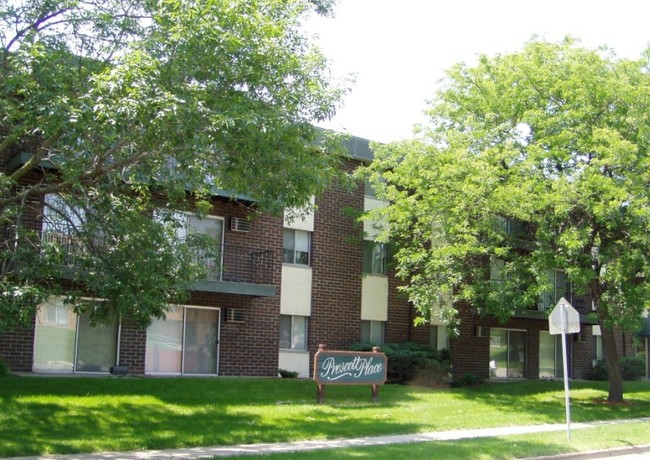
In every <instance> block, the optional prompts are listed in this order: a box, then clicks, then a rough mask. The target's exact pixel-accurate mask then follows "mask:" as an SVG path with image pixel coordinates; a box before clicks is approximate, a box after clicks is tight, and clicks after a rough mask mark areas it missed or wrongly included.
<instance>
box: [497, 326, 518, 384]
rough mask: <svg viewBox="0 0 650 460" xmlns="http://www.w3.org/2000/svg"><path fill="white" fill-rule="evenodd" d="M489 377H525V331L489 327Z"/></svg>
mask: <svg viewBox="0 0 650 460" xmlns="http://www.w3.org/2000/svg"><path fill="white" fill-rule="evenodd" d="M490 377H500V378H508V379H512V378H525V377H526V332H525V331H517V330H512V329H499V328H495V327H492V328H490Z"/></svg>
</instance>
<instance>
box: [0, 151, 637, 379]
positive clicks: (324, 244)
mask: <svg viewBox="0 0 650 460" xmlns="http://www.w3.org/2000/svg"><path fill="white" fill-rule="evenodd" d="M356 164H357V163H355V162H354V161H350V162H349V163H348V164H347V168H348V169H349V170H352V169H354V167H355V166H356ZM315 204H316V211H315V215H314V232H313V234H312V236H311V238H312V239H311V255H310V257H311V264H310V265H311V269H312V279H313V281H312V286H311V299H312V305H311V316H310V317H309V318H308V329H307V330H308V335H307V349H308V351H309V352H310V359H311V358H312V357H313V354H314V353H315V352H316V351H317V350H318V346H319V344H321V343H324V344H327V345H328V347H329V348H330V349H346V348H347V347H349V346H350V345H351V344H352V343H354V342H357V341H359V340H360V338H361V304H362V299H361V292H362V279H363V244H362V238H363V235H362V229H361V227H360V225H359V224H358V223H356V222H355V219H354V217H352V214H351V213H350V212H349V210H351V209H352V210H362V209H363V206H364V190H363V187H358V188H356V189H353V190H351V189H348V188H346V187H332V188H330V189H329V190H328V191H327V192H326V193H325V194H323V195H322V196H320V197H317V199H316V202H315ZM247 206H248V205H246V204H244V203H242V202H235V201H231V200H228V199H226V198H215V200H214V207H213V210H212V212H211V214H213V215H215V216H219V217H223V218H224V223H225V229H224V244H225V245H226V246H237V247H239V248H243V249H244V250H247V251H253V250H254V251H261V250H266V251H268V250H270V251H272V252H273V260H274V264H273V266H272V267H271V268H269V269H268V272H267V273H265V275H266V277H267V278H268V279H269V282H268V284H272V285H273V286H275V289H276V293H275V295H274V296H269V297H264V296H253V295H245V294H228V293H224V292H207V291H195V292H193V293H192V295H191V298H190V300H189V301H188V302H187V304H188V305H191V306H203V307H211V308H215V309H219V312H220V322H219V326H220V329H219V340H218V344H215V345H216V346H218V359H219V364H218V375H221V376H276V375H277V372H278V353H279V324H280V297H281V294H282V293H281V292H280V289H281V277H282V245H283V221H282V219H281V218H280V217H273V216H267V215H260V214H257V213H255V217H254V219H253V220H252V221H251V228H250V231H249V232H246V233H244V232H235V231H230V230H229V229H228V223H229V219H230V218H231V217H233V216H234V217H242V218H245V217H246V216H247V214H248V213H249V212H250V208H248V207H247ZM37 207H38V206H36V208H37ZM36 208H35V210H33V211H32V214H30V215H29V216H28V224H29V225H30V226H31V227H33V228H35V229H38V225H39V223H38V215H39V212H40V211H38V210H37V209H36ZM388 281H389V283H388V284H389V289H388V312H387V318H388V319H387V322H386V324H385V330H384V333H385V341H386V342H389V343H390V342H406V341H413V342H417V343H421V344H428V343H429V340H430V327H429V326H420V327H414V326H413V320H414V318H415V316H416V312H415V311H414V309H413V308H412V306H411V305H410V304H409V303H408V301H407V300H406V299H405V298H404V297H403V296H402V295H400V294H399V293H398V285H399V282H398V281H397V280H396V279H395V278H394V277H393V276H391V275H390V274H389V278H388ZM233 308H236V309H239V310H240V311H243V313H244V317H245V320H243V321H237V322H234V321H228V317H227V312H228V310H229V309H233ZM460 319H461V323H460V329H459V332H460V335H459V336H458V337H456V338H452V339H450V342H449V348H450V352H451V355H452V360H453V369H452V372H453V376H454V377H455V378H460V377H462V376H463V375H465V374H472V375H474V376H477V377H480V378H484V379H487V378H489V377H490V336H489V331H490V329H491V328H506V329H515V330H522V331H526V369H525V374H526V375H525V377H527V378H531V379H536V378H539V348H540V347H539V344H540V331H547V330H548V321H547V320H545V319H531V318H514V319H511V320H510V321H509V322H507V323H506V324H499V323H497V322H496V321H495V320H491V319H484V318H478V317H477V316H475V315H473V314H472V311H471V309H470V308H468V307H467V306H462V305H461V306H460ZM477 326H481V327H482V328H483V331H487V333H486V334H483V335H477ZM34 336H35V333H34V329H30V330H26V331H15V332H6V333H0V355H2V357H3V359H4V360H5V362H6V363H7V364H8V365H9V367H10V369H11V370H13V371H16V372H31V370H32V363H33V359H34V356H33V355H34V351H33V349H34ZM621 336H622V337H625V340H621V342H620V350H619V352H620V353H621V355H623V354H629V353H630V352H631V350H632V345H631V337H630V335H629V334H628V335H624V334H621ZM146 346H147V332H146V329H143V328H142V327H140V326H138V325H136V324H133V323H130V322H128V321H124V322H123V323H122V324H121V328H120V341H119V361H118V363H116V364H119V365H120V366H125V367H128V371H129V373H130V374H133V375H143V374H145V356H146ZM570 347H571V359H572V363H571V364H572V366H571V367H572V372H573V377H575V378H586V377H588V376H589V372H590V370H591V367H592V361H593V359H594V347H593V337H592V332H591V327H585V328H584V333H583V334H582V335H581V338H580V340H576V339H575V338H573V336H572V338H571V343H570Z"/></svg>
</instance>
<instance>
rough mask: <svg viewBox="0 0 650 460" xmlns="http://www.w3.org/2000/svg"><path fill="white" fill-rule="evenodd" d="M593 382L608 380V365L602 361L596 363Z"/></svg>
mask: <svg viewBox="0 0 650 460" xmlns="http://www.w3.org/2000/svg"><path fill="white" fill-rule="evenodd" d="M590 378H591V380H607V363H605V361H603V360H602V359H599V360H598V361H596V364H594V367H593V369H592V370H591V376H590Z"/></svg>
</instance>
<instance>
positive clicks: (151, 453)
mask: <svg viewBox="0 0 650 460" xmlns="http://www.w3.org/2000/svg"><path fill="white" fill-rule="evenodd" d="M635 422H648V423H650V417H646V418H637V419H627V420H613V421H604V422H589V423H572V424H571V430H572V431H573V430H582V429H585V428H592V427H596V426H603V425H617V424H624V423H635ZM552 431H566V424H552V425H527V426H512V427H500V428H481V429H473V430H452V431H436V432H430V433H418V434H410V435H409V434H406V435H394V436H373V437H363V438H350V439H334V440H323V441H297V442H281V443H274V444H245V445H237V446H214V447H193V448H185V449H169V450H147V451H132V452H104V453H93V454H74V455H45V456H41V457H13V458H5V459H3V460H18V459H20V460H36V459H40V460H82V459H91V460H98V459H110V460H118V459H119V460H146V459H178V460H181V459H199V458H206V457H207V458H209V457H234V456H239V455H263V454H271V453H283V452H305V451H311V450H318V449H336V448H348V447H367V446H381V445H386V444H406V443H411V442H431V441H450V440H458V439H470V438H485V437H495V436H508V435H517V434H526V433H546V432H552ZM627 452H630V453H635V454H636V453H639V452H649V453H650V444H648V445H645V446H636V447H630V448H624V449H612V450H608V451H599V452H592V453H581V454H567V455H556V456H551V457H543V458H555V459H571V458H604V457H612V455H619V454H626V453H627Z"/></svg>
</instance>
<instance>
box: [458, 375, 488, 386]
mask: <svg viewBox="0 0 650 460" xmlns="http://www.w3.org/2000/svg"><path fill="white" fill-rule="evenodd" d="M479 383H483V380H481V378H480V377H477V376H475V375H474V374H469V373H468V374H465V375H463V377H462V378H461V379H458V380H454V381H452V382H451V386H452V387H462V386H467V385H478V384H479Z"/></svg>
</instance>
